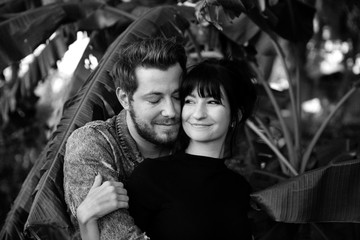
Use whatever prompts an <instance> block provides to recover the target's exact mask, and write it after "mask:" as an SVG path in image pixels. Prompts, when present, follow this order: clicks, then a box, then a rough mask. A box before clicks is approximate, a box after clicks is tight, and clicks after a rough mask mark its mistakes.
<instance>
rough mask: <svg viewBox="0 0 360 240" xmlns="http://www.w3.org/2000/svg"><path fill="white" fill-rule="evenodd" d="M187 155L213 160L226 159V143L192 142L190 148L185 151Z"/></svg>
mask: <svg viewBox="0 0 360 240" xmlns="http://www.w3.org/2000/svg"><path fill="white" fill-rule="evenodd" d="M185 152H186V153H188V154H192V155H198V156H205V157H211V158H223V157H224V143H223V144H219V143H218V142H214V143H208V142H195V141H190V143H189V145H188V147H187V148H186V150H185Z"/></svg>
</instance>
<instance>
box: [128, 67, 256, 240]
mask: <svg viewBox="0 0 360 240" xmlns="http://www.w3.org/2000/svg"><path fill="white" fill-rule="evenodd" d="M251 78H252V76H251V74H250V71H249V68H248V66H247V65H246V64H245V63H244V62H238V61H230V60H207V61H204V62H202V63H200V64H198V65H196V66H195V67H194V68H192V69H191V70H190V71H189V73H188V75H187V76H186V78H185V79H184V81H183V83H182V85H181V88H180V94H181V100H182V106H183V108H182V127H183V130H184V132H185V133H186V135H187V138H186V137H185V139H186V145H185V146H186V147H185V148H183V149H184V150H181V151H179V152H177V153H176V154H174V155H171V156H168V157H162V158H157V159H146V160H144V161H143V162H142V163H141V164H140V165H139V166H138V167H137V168H136V169H135V170H134V172H133V173H132V175H131V177H130V181H129V183H128V184H127V186H126V188H127V190H128V195H129V199H130V200H129V206H130V209H129V210H130V215H131V216H132V217H133V218H134V220H135V224H136V225H137V226H139V227H140V229H141V230H142V231H144V232H146V234H147V236H149V237H150V239H152V240H158V239H169V240H170V239H171V240H174V239H251V226H250V224H249V220H248V218H247V213H248V210H249V194H250V186H249V184H248V183H247V182H246V180H245V179H244V178H243V177H242V176H240V175H239V174H237V173H235V172H233V171H231V170H229V169H228V168H227V167H226V166H225V164H224V160H225V158H226V157H230V156H226V154H225V142H226V141H225V140H226V137H230V135H231V133H232V132H233V131H234V129H235V128H237V127H238V125H239V124H241V123H244V122H245V120H246V119H247V118H248V117H249V116H250V115H251V113H252V109H253V106H254V103H255V100H256V93H255V88H254V85H253V83H252V79H251Z"/></svg>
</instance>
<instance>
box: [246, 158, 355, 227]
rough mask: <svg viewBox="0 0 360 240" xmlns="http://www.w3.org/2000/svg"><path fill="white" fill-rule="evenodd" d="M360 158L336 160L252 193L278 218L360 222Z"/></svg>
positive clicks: (275, 218) (257, 201) (307, 220)
mask: <svg viewBox="0 0 360 240" xmlns="http://www.w3.org/2000/svg"><path fill="white" fill-rule="evenodd" d="M359 171H360V159H355V160H346V161H343V160H342V161H339V162H335V163H334V162H333V163H331V164H329V165H327V166H325V167H321V168H317V169H315V170H312V171H308V172H306V173H303V174H301V175H299V176H297V177H294V178H291V179H289V180H286V181H284V182H282V183H279V184H277V185H275V186H272V187H269V188H266V189H264V190H261V191H258V192H255V193H253V194H251V197H252V199H253V200H254V201H255V202H256V203H257V204H258V205H259V206H260V207H261V208H262V209H263V210H264V211H265V212H266V213H267V214H268V215H269V216H270V217H271V218H273V219H274V220H275V221H279V222H287V223H309V222H351V223H360V186H359V183H360V174H359Z"/></svg>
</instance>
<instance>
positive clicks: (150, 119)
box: [129, 64, 182, 146]
mask: <svg viewBox="0 0 360 240" xmlns="http://www.w3.org/2000/svg"><path fill="white" fill-rule="evenodd" d="M181 74H182V69H181V67H180V65H179V64H176V65H174V66H172V67H170V68H168V69H167V70H165V71H163V70H159V69H156V68H144V67H137V68H136V69H135V75H136V79H137V82H138V88H137V89H136V91H135V92H134V94H133V98H132V99H131V100H130V99H129V112H130V116H131V121H132V124H131V125H132V126H133V128H135V129H134V130H136V132H137V134H138V135H139V137H140V138H142V140H146V141H148V142H151V143H153V144H156V145H164V146H167V145H170V144H173V143H174V141H175V140H176V138H177V135H178V132H179V127H180V110H181V107H180V98H179V85H180V77H181ZM129 127H131V126H129Z"/></svg>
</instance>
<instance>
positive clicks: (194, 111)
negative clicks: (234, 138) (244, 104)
mask: <svg viewBox="0 0 360 240" xmlns="http://www.w3.org/2000/svg"><path fill="white" fill-rule="evenodd" d="M221 93H222V96H223V98H222V99H221V102H220V101H218V100H216V99H214V98H213V97H210V96H206V97H204V98H202V97H200V96H199V94H198V89H194V91H193V92H192V93H191V94H190V95H188V96H187V97H186V98H185V101H184V106H183V109H182V126H183V128H184V131H185V133H186V134H187V135H188V136H189V138H190V142H191V141H196V142H212V143H214V142H218V143H219V144H223V143H224V141H225V137H226V134H227V132H228V128H229V124H230V104H229V100H228V98H227V96H226V95H225V93H224V90H223V88H221Z"/></svg>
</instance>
